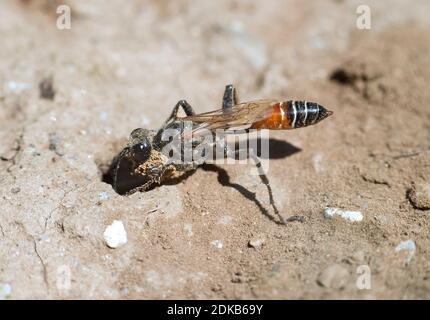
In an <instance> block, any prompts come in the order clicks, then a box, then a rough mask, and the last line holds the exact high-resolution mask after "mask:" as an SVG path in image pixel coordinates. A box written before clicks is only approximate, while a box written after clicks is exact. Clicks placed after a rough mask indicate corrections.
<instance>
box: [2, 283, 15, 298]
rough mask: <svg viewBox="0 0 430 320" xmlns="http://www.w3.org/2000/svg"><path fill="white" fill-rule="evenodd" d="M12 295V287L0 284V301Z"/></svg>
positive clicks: (7, 284)
mask: <svg viewBox="0 0 430 320" xmlns="http://www.w3.org/2000/svg"><path fill="white" fill-rule="evenodd" d="M11 293H12V286H11V285H10V284H9V283H0V300H3V299H7V298H9V297H10V295H11Z"/></svg>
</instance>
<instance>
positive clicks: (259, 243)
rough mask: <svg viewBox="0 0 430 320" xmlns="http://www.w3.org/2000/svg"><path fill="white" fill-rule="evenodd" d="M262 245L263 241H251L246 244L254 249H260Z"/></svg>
mask: <svg viewBox="0 0 430 320" xmlns="http://www.w3.org/2000/svg"><path fill="white" fill-rule="evenodd" d="M263 244H264V239H251V240H249V242H248V245H249V246H250V247H253V248H255V249H257V248H260V247H261V246H262V245H263Z"/></svg>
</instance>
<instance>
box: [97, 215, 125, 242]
mask: <svg viewBox="0 0 430 320" xmlns="http://www.w3.org/2000/svg"><path fill="white" fill-rule="evenodd" d="M103 238H104V239H105V241H106V244H107V246H108V247H110V248H113V249H115V248H118V247H120V246H122V245H124V244H126V243H127V232H126V231H125V229H124V225H123V223H122V221H120V220H114V221H113V222H112V224H111V225H110V226H108V227H107V228H106V230H105V232H104V233H103Z"/></svg>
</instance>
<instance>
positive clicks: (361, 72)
mask: <svg viewBox="0 0 430 320" xmlns="http://www.w3.org/2000/svg"><path fill="white" fill-rule="evenodd" d="M64 2H66V4H68V5H70V8H71V17H72V19H71V29H65V30H59V29H58V28H57V27H56V20H57V17H58V14H57V13H56V8H57V6H58V5H60V4H63V1H48V0H45V1H43V0H42V1H36V0H33V1H31V0H27V1H12V0H9V1H1V3H0V38H1V42H0V124H1V125H0V138H1V142H2V143H1V144H0V156H1V161H0V190H1V191H0V192H1V193H0V194H1V199H0V208H1V211H0V298H5V299H22V298H37V299H43V298H61V299H77V298H84V299H116V298H124V299H129V298H139V299H140V298H143V299H150V298H155V299H164V298H185V299H189V298H198V299H200V298H209V299H212V298H218V299H223V298H239V299H246V298H251V299H261V298H268V299H274V298H278V299H279V298H281V299H286V298H289V299H291V298H301V299H314V298H360V299H381V298H382V299H391V298H395V299H400V298H406V299H408V298H429V297H430V233H429V226H430V210H429V209H430V91H429V90H428V83H429V82H430V59H429V55H428V52H429V51H430V32H429V27H430V21H429V19H428V12H429V11H430V4H429V2H428V1H413V2H412V1H411V2H409V3H408V2H406V1H399V0H397V1H366V2H367V5H368V6H369V8H370V9H371V29H370V30H360V29H357V27H356V19H357V17H358V14H357V13H356V9H357V6H358V5H360V4H361V3H360V2H359V1H347V0H345V1H341V0H338V1H324V2H323V1H318V2H317V1H312V2H311V1H298V0H291V1H275V0H270V1H269V0H268V1H264V3H263V2H262V1H227V0H221V1H198V2H197V1H193V2H191V1H182V0H181V1H174V2H173V1H155V0H154V1H138V0H133V1H127V2H124V1H109V2H105V1H101V0H100V1H99V0H92V1H83V0H80V1H73V2H72V1H64ZM228 83H234V84H236V86H237V87H238V89H239V96H240V98H241V100H242V101H246V100H251V99H259V98H272V97H275V98H280V99H304V100H308V101H317V102H319V103H321V104H322V105H324V106H327V107H328V108H329V109H331V110H333V111H334V112H335V114H334V116H332V117H331V118H330V119H328V120H325V121H324V122H322V123H320V124H318V125H317V126H313V127H309V128H305V129H300V130H293V131H288V132H274V133H272V134H271V136H270V137H271V155H270V169H269V173H268V177H269V180H270V183H271V186H272V188H273V191H274V198H275V201H276V203H277V205H278V207H279V208H280V211H281V214H282V215H283V216H284V217H288V216H292V215H300V216H303V217H304V219H303V221H294V222H290V223H288V224H287V225H278V224H276V223H274V222H273V221H272V220H271V219H269V217H271V216H273V212H272V211H271V207H270V205H269V201H268V195H267V192H266V189H265V187H264V185H262V184H261V182H260V181H259V180H258V179H256V178H255V177H254V176H252V175H250V169H251V168H252V166H251V165H220V166H205V167H204V168H202V169H199V170H197V171H196V172H195V173H194V174H192V175H191V176H189V177H188V178H187V179H184V180H182V181H180V182H178V183H176V184H173V183H172V184H169V185H165V186H161V187H158V188H155V189H153V190H151V191H149V192H145V193H135V194H133V195H131V196H127V197H125V196H120V195H118V194H116V193H115V192H114V191H113V189H112V187H111V185H109V184H108V183H105V182H103V179H102V177H103V174H104V173H105V171H106V169H107V167H108V166H109V164H110V162H111V161H112V158H113V157H114V155H115V154H116V153H117V152H118V151H119V150H120V149H121V148H122V147H123V145H124V144H125V142H126V141H127V137H128V135H129V133H130V132H131V130H133V129H134V128H137V127H147V128H157V127H158V126H160V125H161V124H162V122H163V121H164V119H165V118H166V117H167V115H168V114H169V113H170V111H171V109H172V107H173V106H174V104H175V103H176V102H177V101H178V100H179V99H187V100H188V101H189V102H190V103H191V104H192V105H193V106H194V108H195V109H196V110H197V111H200V112H203V111H208V110H211V109H214V108H218V107H219V106H220V100H221V95H222V91H223V88H224V86H225V85H226V84H228ZM325 207H332V208H339V209H341V210H347V211H359V212H361V214H362V216H363V219H362V221H356V222H351V221H349V220H347V219H343V218H342V217H341V216H338V217H335V218H333V219H327V218H325V217H324V214H323V212H324V208H325ZM114 220H120V221H122V223H123V225H124V227H125V230H126V232H127V240H128V241H127V243H126V244H124V245H123V246H121V247H119V248H116V249H111V248H109V247H108V246H107V245H106V243H105V240H104V238H103V233H104V231H105V229H106V227H107V226H108V225H110V224H111V223H112V222H113V221H114Z"/></svg>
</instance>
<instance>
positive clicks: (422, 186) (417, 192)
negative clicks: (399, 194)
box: [407, 183, 430, 210]
mask: <svg viewBox="0 0 430 320" xmlns="http://www.w3.org/2000/svg"><path fill="white" fill-rule="evenodd" d="M407 195H408V199H409V201H410V202H411V204H412V205H413V206H414V208H416V209H420V210H428V209H430V183H417V184H414V185H413V186H412V188H411V189H409V190H408V194H407Z"/></svg>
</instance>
